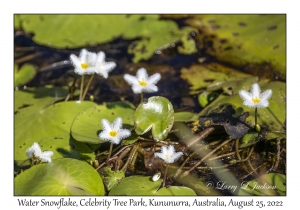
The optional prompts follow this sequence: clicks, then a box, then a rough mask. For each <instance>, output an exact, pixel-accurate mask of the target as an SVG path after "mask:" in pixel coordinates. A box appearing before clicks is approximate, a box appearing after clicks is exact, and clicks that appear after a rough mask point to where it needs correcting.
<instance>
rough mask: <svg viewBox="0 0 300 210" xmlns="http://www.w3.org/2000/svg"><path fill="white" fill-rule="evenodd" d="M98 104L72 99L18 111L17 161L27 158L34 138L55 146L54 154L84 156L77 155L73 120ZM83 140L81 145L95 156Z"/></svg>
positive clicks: (50, 146)
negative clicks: (43, 107)
mask: <svg viewBox="0 0 300 210" xmlns="http://www.w3.org/2000/svg"><path fill="white" fill-rule="evenodd" d="M40 100H41V101H43V98H42V99H40ZM41 103H43V102H41ZM94 104H95V103H93V102H89V101H84V102H81V103H76V102H74V101H70V102H60V103H56V104H53V105H50V106H48V107H47V108H45V109H40V107H39V106H30V107H27V108H23V109H22V112H21V111H20V113H17V114H16V115H15V143H14V154H15V155H14V158H15V161H17V162H22V161H24V160H26V159H27V156H26V150H27V149H28V148H29V147H30V146H32V144H33V143H34V142H37V143H41V146H43V145H44V146H45V148H47V149H49V150H52V151H53V152H54V158H58V157H70V156H71V157H75V156H76V157H77V158H80V156H77V155H76V154H78V151H76V150H75V149H74V148H75V147H74V146H73V145H74V144H73V143H72V142H74V141H73V140H72V139H71V137H70V128H71V124H72V122H73V120H74V118H75V116H76V115H77V114H78V113H79V112H80V111H82V110H84V109H86V108H88V107H90V106H93V105H94ZM27 109H29V110H27ZM27 111H28V113H27ZM76 144H78V143H76ZM80 144H82V145H81V146H78V148H86V150H85V152H84V153H89V156H90V158H89V159H91V157H92V156H93V152H92V151H91V150H90V149H88V148H87V147H85V146H84V145H83V143H80ZM71 147H72V148H71ZM45 148H42V150H44V149H45ZM74 152H75V153H74ZM85 155H86V154H85ZM92 159H93V158H92Z"/></svg>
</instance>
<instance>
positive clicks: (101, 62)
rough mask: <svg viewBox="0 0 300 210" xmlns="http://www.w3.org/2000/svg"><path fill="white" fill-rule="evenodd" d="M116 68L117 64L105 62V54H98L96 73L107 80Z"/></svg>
mask: <svg viewBox="0 0 300 210" xmlns="http://www.w3.org/2000/svg"><path fill="white" fill-rule="evenodd" d="M115 67H116V63H115V62H112V61H110V62H106V61H105V54H104V52H101V51H100V52H98V54H97V58H96V63H95V68H96V73H97V74H100V75H101V76H103V77H104V78H105V79H107V78H108V73H109V72H110V71H111V70H113V69H114V68H115Z"/></svg>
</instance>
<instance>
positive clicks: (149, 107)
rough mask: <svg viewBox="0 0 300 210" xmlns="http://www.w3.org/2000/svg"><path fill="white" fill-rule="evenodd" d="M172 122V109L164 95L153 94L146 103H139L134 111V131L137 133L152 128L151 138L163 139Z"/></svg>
mask: <svg viewBox="0 0 300 210" xmlns="http://www.w3.org/2000/svg"><path fill="white" fill-rule="evenodd" d="M173 122H174V109H173V106H172V104H171V103H170V101H169V100H168V99H166V98H164V97H160V96H154V97H151V98H149V99H148V102H147V103H141V104H140V105H139V106H138V108H137V109H136V111H135V113H134V123H135V132H136V133H137V134H138V135H143V134H144V133H146V132H148V131H150V130H151V129H152V135H153V139H154V140H156V141H162V140H164V139H165V138H166V137H167V135H168V133H169V131H170V130H171V128H172V126H173Z"/></svg>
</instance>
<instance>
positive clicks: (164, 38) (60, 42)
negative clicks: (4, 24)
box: [15, 14, 196, 63]
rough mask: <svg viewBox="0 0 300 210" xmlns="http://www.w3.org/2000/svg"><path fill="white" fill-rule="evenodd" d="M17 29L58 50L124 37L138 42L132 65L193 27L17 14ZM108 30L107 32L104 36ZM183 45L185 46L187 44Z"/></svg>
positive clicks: (147, 18) (132, 18)
mask: <svg viewBox="0 0 300 210" xmlns="http://www.w3.org/2000/svg"><path fill="white" fill-rule="evenodd" d="M15 16H17V18H16V20H17V21H19V23H18V22H15V26H16V27H18V26H20V25H21V26H22V29H23V30H24V31H25V32H31V33H34V37H33V40H34V41H35V42H37V43H39V44H43V45H47V46H51V47H57V48H78V47H83V46H86V45H94V44H97V43H105V42H109V41H112V40H114V39H116V38H117V37H123V38H124V39H131V40H132V39H137V38H139V40H137V41H134V42H132V43H131V44H130V46H129V48H128V52H129V53H132V54H133V55H134V58H133V62H135V63H136V62H138V61H140V60H142V59H145V60H146V59H149V58H150V57H151V56H152V55H153V54H154V52H155V51H156V50H157V49H160V48H165V47H168V46H169V45H171V44H172V43H174V42H176V41H179V40H180V39H181V38H182V37H183V36H189V33H190V32H191V31H196V30H195V29H193V28H191V27H184V28H179V27H178V25H177V24H176V23H175V22H174V21H173V20H161V19H159V18H160V16H159V15H135V14H133V15H126V14H118V15H107V14H105V15H98V14H96V15H95V14H94V15H82V14H80V15H72V14H71V15H70V14H68V15H60V14H59V15H57V14H55V15H49V14H46V15H45V14H44V15H25V14H22V15H15ZM103 31H105V33H103ZM184 45H186V44H185V43H184Z"/></svg>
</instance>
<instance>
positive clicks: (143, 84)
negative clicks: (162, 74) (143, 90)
mask: <svg viewBox="0 0 300 210" xmlns="http://www.w3.org/2000/svg"><path fill="white" fill-rule="evenodd" d="M139 84H140V86H144V87H145V86H146V85H147V82H145V80H141V81H139Z"/></svg>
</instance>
